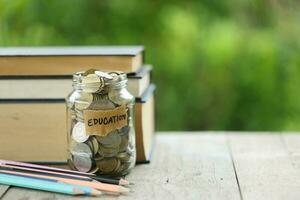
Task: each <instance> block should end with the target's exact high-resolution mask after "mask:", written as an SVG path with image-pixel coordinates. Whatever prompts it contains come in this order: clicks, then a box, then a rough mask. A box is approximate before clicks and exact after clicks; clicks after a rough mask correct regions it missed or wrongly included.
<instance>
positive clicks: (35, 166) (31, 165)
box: [0, 160, 95, 176]
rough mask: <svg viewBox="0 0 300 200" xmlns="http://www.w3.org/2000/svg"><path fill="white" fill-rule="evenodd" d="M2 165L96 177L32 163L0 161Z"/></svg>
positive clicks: (90, 174)
mask: <svg viewBox="0 0 300 200" xmlns="http://www.w3.org/2000/svg"><path fill="white" fill-rule="evenodd" d="M2 163H3V164H5V165H14V166H21V167H30V168H36V169H46V170H50V171H58V172H66V173H73V174H79V175H86V176H95V175H94V174H92V173H86V172H79V171H73V170H68V169H60V168H55V167H48V166H44V165H35V164H30V163H23V162H16V161H9V160H0V164H2Z"/></svg>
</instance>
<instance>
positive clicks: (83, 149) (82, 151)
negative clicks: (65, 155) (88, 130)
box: [71, 143, 92, 157]
mask: <svg viewBox="0 0 300 200" xmlns="http://www.w3.org/2000/svg"><path fill="white" fill-rule="evenodd" d="M71 154H72V155H73V156H75V155H77V156H85V157H91V156H92V150H91V148H90V147H89V146H88V145H87V144H85V143H78V144H77V145H75V147H74V148H73V149H72V150H71Z"/></svg>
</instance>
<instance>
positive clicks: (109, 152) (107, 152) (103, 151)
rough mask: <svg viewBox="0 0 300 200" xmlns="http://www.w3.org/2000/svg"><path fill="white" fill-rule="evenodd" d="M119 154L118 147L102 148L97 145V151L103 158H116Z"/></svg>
mask: <svg viewBox="0 0 300 200" xmlns="http://www.w3.org/2000/svg"><path fill="white" fill-rule="evenodd" d="M118 152H119V148H118V147H104V146H102V145H101V144H99V151H98V153H99V154H100V155H101V156H104V157H113V156H116V155H117V154H118Z"/></svg>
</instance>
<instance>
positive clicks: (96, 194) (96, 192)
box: [91, 189, 102, 196]
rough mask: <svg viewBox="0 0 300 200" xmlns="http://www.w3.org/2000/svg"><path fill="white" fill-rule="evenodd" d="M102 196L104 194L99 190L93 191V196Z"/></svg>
mask: <svg viewBox="0 0 300 200" xmlns="http://www.w3.org/2000/svg"><path fill="white" fill-rule="evenodd" d="M100 195H102V192H101V191H99V190H95V189H93V190H92V191H91V196H100Z"/></svg>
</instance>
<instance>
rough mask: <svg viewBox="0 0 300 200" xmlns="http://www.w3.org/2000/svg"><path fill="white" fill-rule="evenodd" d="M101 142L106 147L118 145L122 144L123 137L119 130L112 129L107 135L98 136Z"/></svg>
mask: <svg viewBox="0 0 300 200" xmlns="http://www.w3.org/2000/svg"><path fill="white" fill-rule="evenodd" d="M97 140H98V141H99V143H100V144H101V145H103V146H105V147H118V146H119V145H120V144H121V141H122V138H121V136H120V135H119V134H118V131H117V130H115V131H112V132H110V133H108V134H107V135H106V136H97Z"/></svg>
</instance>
